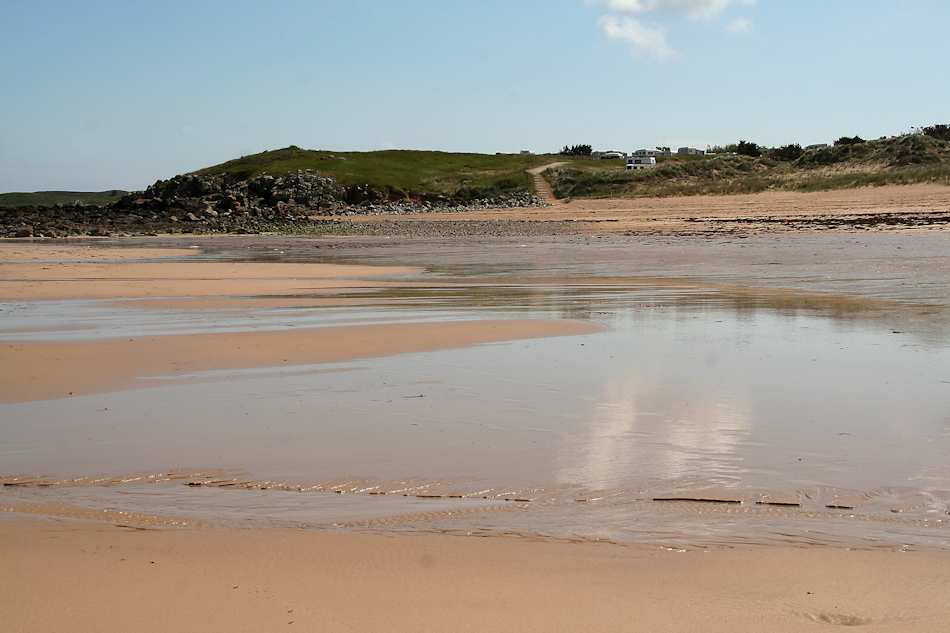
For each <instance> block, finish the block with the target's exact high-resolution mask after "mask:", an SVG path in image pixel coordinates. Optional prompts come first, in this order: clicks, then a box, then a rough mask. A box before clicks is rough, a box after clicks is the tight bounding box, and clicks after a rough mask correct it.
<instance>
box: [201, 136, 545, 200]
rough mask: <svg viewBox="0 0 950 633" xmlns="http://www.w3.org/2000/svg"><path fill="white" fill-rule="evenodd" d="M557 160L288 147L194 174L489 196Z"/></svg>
mask: <svg viewBox="0 0 950 633" xmlns="http://www.w3.org/2000/svg"><path fill="white" fill-rule="evenodd" d="M557 159H558V157H557V156H552V155H537V156H522V155H520V154H504V155H490V154H460V153H449V152H430V151H410V150H385V151H379V152H329V151H313V150H304V149H300V148H299V147H293V146H292V147H287V148H284V149H280V150H275V151H270V152H262V153H260V154H255V155H253V156H244V157H242V158H238V159H235V160H231V161H228V162H226V163H222V164H220V165H216V166H214V167H208V168H206V169H202V170H200V171H198V172H195V173H196V174H199V175H216V174H224V175H226V176H227V178H228V180H232V181H237V180H243V179H247V178H253V177H255V176H258V175H260V174H263V173H267V174H270V175H273V176H277V175H280V174H286V173H292V172H296V171H297V170H300V169H303V170H306V169H310V170H313V171H314V172H319V173H321V174H325V175H327V176H331V177H333V178H334V179H336V180H337V182H339V183H340V184H342V185H369V186H371V187H373V188H376V189H380V190H383V191H389V192H396V193H406V194H409V193H433V194H444V195H451V196H458V197H484V196H490V195H497V194H498V193H504V192H507V191H512V190H518V189H527V188H529V186H530V182H531V179H530V178H529V177H528V175H527V174H526V173H525V170H526V169H531V168H533V167H538V166H541V165H545V164H547V163H551V162H555V161H556V160H557Z"/></svg>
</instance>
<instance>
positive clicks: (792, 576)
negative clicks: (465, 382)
mask: <svg viewBox="0 0 950 633" xmlns="http://www.w3.org/2000/svg"><path fill="white" fill-rule="evenodd" d="M948 192H950V189H948V188H946V187H935V186H927V185H919V186H915V187H891V188H884V189H874V190H859V191H849V192H832V193H828V194H790V193H774V194H762V195H759V196H737V197H732V198H689V199H668V200H633V201H612V200H599V201H585V202H572V203H570V204H560V205H557V206H555V207H551V208H549V209H540V210H517V211H509V210H499V211H489V212H484V213H483V214H482V215H484V216H485V217H489V218H507V217H517V218H521V219H525V218H527V219H539V220H549V219H573V220H592V219H593V220H596V222H592V223H591V226H592V227H595V228H596V230H654V229H656V228H657V227H660V226H661V225H662V227H665V229H664V230H670V231H672V232H676V230H678V229H677V227H680V228H684V227H685V228H689V227H688V223H687V222H686V221H685V219H684V218H688V217H690V216H695V215H698V214H700V213H703V214H709V215H722V216H723V217H739V216H742V215H755V214H760V215H763V216H765V215H775V214H776V213H786V214H799V213H804V214H808V213H817V212H836V211H835V209H838V211H837V212H838V213H857V214H861V213H875V212H880V211H881V210H882V209H907V208H908V207H909V206H916V207H919V208H921V209H935V208H936V209H941V208H942V209H943V210H946V206H947V200H948ZM476 215H477V214H466V216H467V217H475V216H476ZM452 219H462V218H460V217H459V216H458V215H454V216H452ZM56 248H60V247H56ZM182 254H183V253H174V255H182ZM100 255H101V256H103V257H108V258H109V259H119V258H120V257H129V256H147V257H155V256H157V255H158V253H149V254H148V255H144V254H143V252H142V251H135V252H134V253H132V254H131V255H125V254H119V252H118V251H114V250H113V251H110V252H108V253H102V254H98V253H96V249H87V248H85V247H82V248H81V249H80V250H78V251H77V250H75V249H73V250H70V249H69V248H67V249H61V248H60V250H59V251H55V252H54V250H52V249H50V248H49V246H43V245H35V246H26V247H24V246H21V245H19V244H18V245H16V247H15V248H14V247H12V246H10V245H6V244H4V245H3V246H2V247H0V257H3V258H4V259H5V260H7V262H8V263H4V264H2V265H0V278H2V279H3V280H4V283H2V286H0V291H2V295H0V298H2V299H3V300H7V301H10V300H38V299H53V298H55V299H66V298H93V297H98V298H125V297H207V296H210V297H215V296H219V297H220V296H225V295H250V296H253V295H258V294H263V293H266V294H268V295H272V296H273V295H299V294H302V293H313V294H326V293H331V292H333V291H334V290H335V289H338V288H341V287H345V288H348V289H353V288H358V287H374V286H379V285H381V284H385V283H399V282H387V281H384V280H382V279H381V278H380V277H379V276H380V275H392V274H395V275H409V274H412V272H413V271H412V270H411V269H399V270H389V271H381V270H378V269H376V270H372V271H369V270H357V269H353V270H342V269H333V270H331V269H318V268H313V267H311V266H309V265H306V266H305V268H301V266H298V265H282V264H281V265H267V264H261V265H256V264H255V265H250V264H249V265H238V264H235V265H225V264H200V263H192V264H188V263H176V264H167V265H159V264H154V263H133V262H125V263H122V262H109V263H105V264H103V263H99V262H89V261H87V262H63V263H62V264H57V263H52V264H51V263H44V262H40V261H38V260H50V259H70V260H71V259H80V258H82V259H87V260H88V259H92V258H96V257H99V256H100ZM10 260H18V261H19V262H20V263H9V262H10ZM25 260H33V263H28V262H27V261H25ZM46 268H48V269H49V270H46ZM318 271H319V272H318ZM367 277H370V278H367ZM288 300H289V299H288ZM160 301H170V300H169V299H161V300H160ZM171 301H178V299H175V300H171ZM274 301H275V302H276V301H280V299H276V298H275V299H274ZM433 327H436V328H438V330H437V331H436V332H435V334H433V330H432V328H433ZM576 327H578V326H577V325H576V324H572V323H560V324H558V323H557V322H555V323H554V324H552V323H551V322H488V323H481V324H467V323H445V324H439V325H437V326H433V325H431V324H426V325H425V326H424V327H422V326H417V325H388V326H368V327H367V328H364V329H362V330H360V329H357V328H345V329H347V330H349V334H347V333H346V332H343V331H331V330H330V329H325V330H320V331H313V332H310V333H308V336H307V341H308V343H309V344H308V345H307V346H304V347H301V346H300V345H296V344H294V341H299V340H300V335H301V334H300V332H299V331H294V332H293V333H286V332H270V333H267V332H258V333H254V334H240V335H230V334H221V335H214V336H204V337H200V338H194V337H187V336H167V337H152V338H150V339H144V340H131V341H129V340H114V341H98V342H90V343H68V344H53V343H45V342H31V343H24V344H20V343H17V344H16V345H13V346H11V345H9V344H7V345H5V346H4V351H3V357H2V359H0V363H2V365H0V371H2V374H0V385H2V387H3V398H4V399H5V400H7V401H12V400H22V399H24V398H26V399H29V398H33V397H40V398H51V397H60V396H62V395H64V394H63V392H64V391H66V392H67V393H68V391H73V392H76V393H80V392H83V393H88V392H92V391H97V390H101V389H115V388H123V387H128V386H130V384H131V383H132V382H133V381H134V377H135V376H149V375H167V374H174V373H175V372H176V370H177V371H188V372H193V371H200V370H205V369H213V368H226V367H246V366H255V365H256V366H260V365H270V364H275V363H276V364H281V363H284V362H287V363H295V364H299V363H301V362H325V361H327V360H340V359H342V358H352V357H354V355H356V356H363V355H373V354H390V353H399V352H401V351H409V350H415V349H418V350H422V349H438V348H442V347H449V346H456V345H469V344H474V343H479V342H485V341H491V340H505V339H509V338H516V337H524V336H548V335H556V334H568V333H575V332H576V329H575V328H576ZM341 330H342V329H341ZM423 333H425V334H423ZM158 339H161V340H160V341H159V340H158ZM292 339H293V340H292ZM357 339H360V343H359V344H358V345H357V344H356V340H357ZM119 357H121V358H122V361H121V362H117V363H115V367H113V368H109V369H104V370H103V371H102V372H101V373H100V374H99V376H98V377H96V378H90V377H88V376H86V377H83V376H82V373H83V372H80V371H79V370H78V367H80V366H81V364H82V363H84V362H85V363H89V362H95V363H97V364H98V365H99V366H100V367H105V366H106V365H108V364H106V363H103V362H102V361H103V359H107V358H112V359H116V358H119ZM285 359H286V360H285ZM183 361H186V364H180V365H176V363H182V362H183ZM14 366H15V367H16V368H17V371H16V372H14V371H12V369H11V368H12V367H14ZM30 390H34V391H33V392H32V395H27V394H29V393H30ZM67 390H68V391H67ZM0 590H2V592H3V595H4V599H3V600H2V601H0V622H2V623H3V627H2V628H3V629H4V630H8V631H77V632H82V631H96V632H109V631H123V632H126V631H168V630H190V631H229V632H230V631H242V630H245V631H272V630H284V631H287V630H307V631H343V630H357V631H374V630H380V631H393V632H399V631H407V632H408V631H413V632H414V631H456V630H458V631H463V630H466V631H468V630H471V631H518V632H527V631H545V632H547V631H651V632H652V631H671V630H672V631H699V630H702V631H729V632H734V633H736V632H743V631H749V632H751V631H756V632H758V631H812V630H822V629H823V628H825V627H827V626H833V625H843V626H854V625H862V626H863V628H864V630H868V631H921V632H927V631H945V630H946V629H947V622H948V621H950V555H948V554H946V553H943V552H927V553H914V552H892V551H849V550H841V549H831V548H801V549H784V548H758V549H752V548H750V549H740V550H716V551H689V552H673V551H667V550H661V549H659V548H657V549H646V548H642V547H633V548H626V547H621V546H617V545H606V544H596V543H591V542H584V543H560V542H532V541H525V540H523V539H521V540H516V539H511V540H509V539H504V538H490V539H474V538H451V537H439V536H426V535H397V536H392V535H386V536H384V535H376V534H338V533H321V532H301V531H267V530H260V531H242V530H229V531H212V530H138V529H128V528H120V527H116V526H115V525H112V524H107V523H95V522H82V521H62V520H58V521H53V520H45V519H24V518H16V515H8V516H7V517H4V518H2V519H0Z"/></svg>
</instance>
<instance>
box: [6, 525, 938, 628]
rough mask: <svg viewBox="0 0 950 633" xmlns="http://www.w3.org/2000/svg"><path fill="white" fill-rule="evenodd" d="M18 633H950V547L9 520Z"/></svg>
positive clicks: (9, 622) (10, 593)
mask: <svg viewBox="0 0 950 633" xmlns="http://www.w3.org/2000/svg"><path fill="white" fill-rule="evenodd" d="M0 560H2V561H3V565H2V566H0V591H2V592H3V595H4V600H3V601H2V602H0V621H3V622H4V629H5V630H8V631H57V630H69V631H75V632H77V633H83V632H86V631H89V632H90V633H91V632H96V633H110V632H113V631H114V632H120V631H121V632H123V633H124V632H126V631H129V630H135V631H143V632H148V631H171V630H175V631H177V630H183V631H184V630H188V631H207V632H214V631H221V632H230V631H244V630H248V631H288V630H290V631H292V630H306V631H351V630H361V631H370V630H382V631H393V632H396V633H399V632H403V631H404V632H406V633H415V632H417V631H470V630H476V631H498V632H502V631H519V632H538V633H545V632H548V631H588V632H598V631H602V632H605V633H607V632H611V633H612V632H614V631H631V632H641V631H642V632H644V633H647V632H650V633H652V632H654V631H710V632H723V633H727V632H728V633H744V632H747V633H758V632H760V631H814V630H822V629H824V628H827V627H828V626H862V630H868V631H901V632H903V631H915V632H918V633H931V632H932V633H936V632H938V631H944V630H946V623H947V618H948V617H950V599H948V598H950V555H948V554H945V553H941V554H935V553H930V554H926V555H922V554H915V553H913V552H857V551H848V550H843V549H829V548H811V549H807V548H760V549H741V550H713V551H688V552H680V551H670V550H667V549H662V548H656V547H653V548H647V547H620V546H616V545H604V544H597V543H592V542H586V543H557V542H532V541H525V540H519V539H511V538H488V539H474V538H468V539H464V538H445V537H437V536H430V535H402V536H390V535H374V534H331V533H314V532H303V531H289V530H288V531H271V530H227V531H216V530H134V529H123V528H121V527H114V526H111V525H106V524H101V523H91V522H63V521H46V520H22V519H10V518H6V519H0Z"/></svg>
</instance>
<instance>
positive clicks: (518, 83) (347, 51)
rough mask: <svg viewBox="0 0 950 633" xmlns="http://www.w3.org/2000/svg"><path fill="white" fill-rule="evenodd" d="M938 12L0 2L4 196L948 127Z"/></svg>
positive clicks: (607, 4) (163, 0)
mask: <svg viewBox="0 0 950 633" xmlns="http://www.w3.org/2000/svg"><path fill="white" fill-rule="evenodd" d="M948 24H950V2H947V1H946V0H908V1H901V2H898V1H894V0H309V1H305V0H272V1H270V2H263V1H261V0H257V1H254V0H226V1H213V0H187V1H181V2H179V1H172V0H150V1H149V2H129V1H128V0H121V1H119V0H117V1H107V0H102V1H95V0H86V1H83V0H69V1H67V0H30V1H29V2H21V1H16V0H5V1H0V193H2V192H10V191H47V190H66V191H102V190H107V189H126V190H140V189H144V188H145V187H147V186H148V185H150V184H152V183H153V182H155V181H156V180H159V179H167V178H170V177H172V176H175V175H176V174H181V173H187V172H190V171H194V170H196V169H200V168H202V167H207V166H211V165H216V164H219V163H222V162H224V161H227V160H230V159H232V158H237V157H240V156H244V155H247V154H253V153H257V152H261V151H264V150H272V149H279V148H282V147H287V146H289V145H297V146H299V147H303V148H306V149H324V150H334V151H374V150H380V149H393V148H395V149H418V150H441V151H446V152H480V153H491V154H493V153H495V152H518V151H520V150H530V151H534V152H537V153H542V152H557V151H558V150H559V149H561V147H563V146H565V145H575V144H590V145H592V146H593V147H594V149H600V150H608V149H614V150H621V151H626V152H631V151H633V150H636V149H640V148H645V147H653V146H656V145H660V146H670V147H672V148H674V150H675V149H676V148H677V147H680V146H684V145H691V146H696V147H701V148H705V147H706V146H707V145H726V144H728V143H736V142H738V141H739V140H746V141H751V142H755V143H758V144H759V145H764V146H770V147H772V146H780V145H785V144H789V143H799V144H801V145H803V146H804V145H808V144H812V143H831V142H833V141H834V140H835V139H837V138H839V137H841V136H855V135H857V136H861V137H863V138H868V139H870V138H878V137H880V136H891V135H898V134H902V133H906V132H908V131H910V130H912V129H913V128H915V127H921V126H928V125H934V124H938V123H950V71H948V68H950V38H948V37H947V25H948Z"/></svg>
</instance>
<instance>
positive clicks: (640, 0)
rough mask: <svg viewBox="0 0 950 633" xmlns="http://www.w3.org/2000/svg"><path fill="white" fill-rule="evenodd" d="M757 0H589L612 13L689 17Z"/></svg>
mask: <svg viewBox="0 0 950 633" xmlns="http://www.w3.org/2000/svg"><path fill="white" fill-rule="evenodd" d="M756 1H757V0H588V2H589V3H590V4H597V5H600V6H602V7H604V8H605V9H607V11H609V12H611V13H619V14H628V15H634V14H641V13H656V14H667V15H683V16H686V17H688V18H711V17H713V16H715V15H717V14H719V13H721V12H722V11H723V10H724V9H726V8H727V7H729V5H733V4H741V5H745V6H747V7H752V6H755V3H756Z"/></svg>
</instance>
